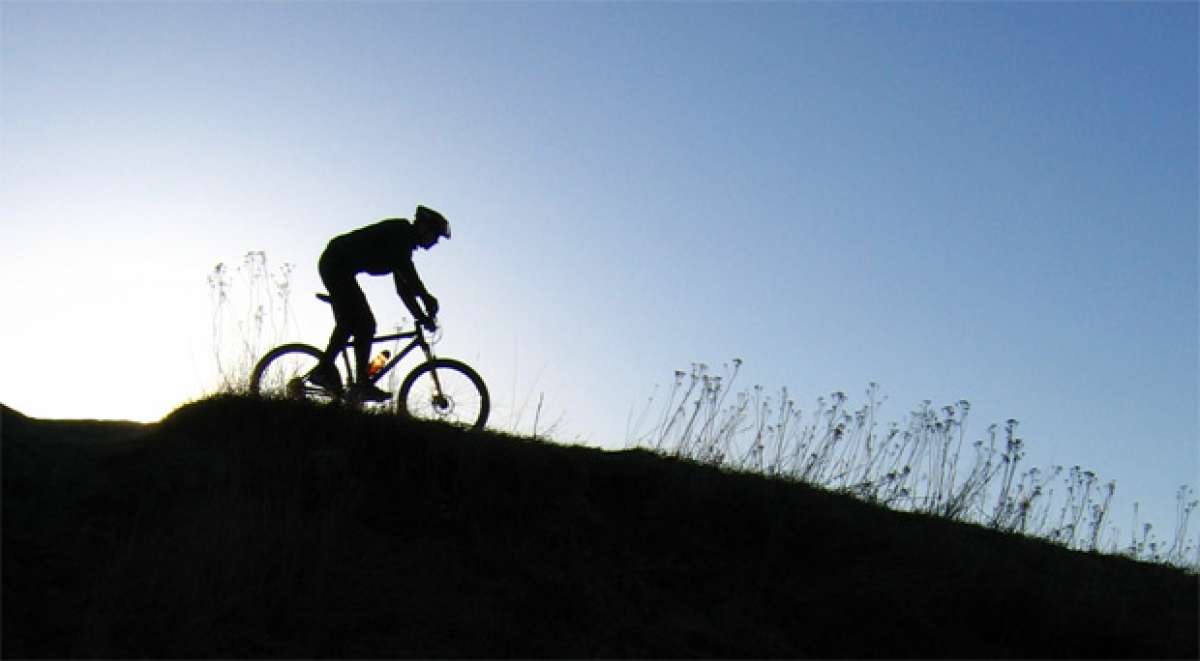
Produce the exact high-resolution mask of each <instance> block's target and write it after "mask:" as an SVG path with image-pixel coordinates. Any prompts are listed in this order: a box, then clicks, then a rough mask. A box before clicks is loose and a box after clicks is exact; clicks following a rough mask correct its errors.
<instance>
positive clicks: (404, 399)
mask: <svg viewBox="0 0 1200 661" xmlns="http://www.w3.org/2000/svg"><path fill="white" fill-rule="evenodd" d="M435 371H436V374H437V378H438V380H439V381H442V386H443V388H442V391H443V392H442V396H443V399H442V401H440V402H439V401H438V399H437V394H436V392H435V389H434V386H433V374H434V373H435ZM460 377H465V379H466V380H465V381H464V380H463V379H462V378H460ZM490 411H491V396H490V395H489V394H488V390H487V386H486V385H485V384H484V383H483V378H482V377H480V376H479V373H478V372H476V371H475V370H474V369H472V368H471V367H470V366H469V365H467V364H466V363H463V362H460V361H457V360H454V359H451V358H435V359H434V360H431V361H426V362H424V363H421V364H420V365H417V366H416V367H415V368H414V369H413V371H411V372H409V373H408V376H406V377H404V382H403V383H402V384H400V392H399V393H398V394H397V396H396V412H397V413H399V414H401V415H406V416H408V417H410V418H415V419H418V420H432V421H436V422H443V423H447V424H450V425H454V426H456V427H462V428H465V429H471V430H480V429H483V426H484V424H486V423H487V417H488V413H489V412H490Z"/></svg>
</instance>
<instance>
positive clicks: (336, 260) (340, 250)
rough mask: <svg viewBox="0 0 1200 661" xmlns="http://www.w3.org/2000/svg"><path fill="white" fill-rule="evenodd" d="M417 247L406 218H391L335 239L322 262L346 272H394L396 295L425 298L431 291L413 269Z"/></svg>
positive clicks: (326, 249) (326, 250) (380, 273)
mask: <svg viewBox="0 0 1200 661" xmlns="http://www.w3.org/2000/svg"><path fill="white" fill-rule="evenodd" d="M416 247H417V237H416V231H415V229H414V228H413V226H412V223H410V222H408V221H407V220H404V219H403V218H389V219H387V220H381V221H379V222H378V223H375V224H373V225H367V226H366V227H363V228H361V229H356V230H354V231H353V232H348V233H346V234H343V235H341V236H338V237H334V239H333V240H332V241H330V242H329V246H328V247H326V248H325V254H324V255H323V256H322V261H327V262H328V263H329V265H330V266H333V267H334V268H336V269H338V270H340V271H343V272H350V273H369V274H371V275H387V274H388V273H391V274H392V275H393V277H394V278H395V280H396V292H397V293H399V294H400V295H401V296H404V295H406V294H408V295H419V296H426V295H428V293H429V292H427V291H426V290H425V285H424V284H423V283H422V282H421V278H420V277H419V276H418V275H417V269H416V267H415V266H413V261H412V253H413V250H415V249H416Z"/></svg>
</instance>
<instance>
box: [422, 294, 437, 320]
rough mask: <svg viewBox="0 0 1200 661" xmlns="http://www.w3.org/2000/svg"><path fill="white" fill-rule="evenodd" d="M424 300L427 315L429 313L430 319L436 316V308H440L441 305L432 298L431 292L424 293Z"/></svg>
mask: <svg viewBox="0 0 1200 661" xmlns="http://www.w3.org/2000/svg"><path fill="white" fill-rule="evenodd" d="M424 302H425V313H426V314H427V315H429V318H430V319H435V318H437V313H438V310H440V309H441V305H439V304H438V300H437V299H436V298H434V297H433V295H432V294H426V295H425V296H424Z"/></svg>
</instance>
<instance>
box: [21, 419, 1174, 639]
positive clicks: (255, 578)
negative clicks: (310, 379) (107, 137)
mask: <svg viewBox="0 0 1200 661" xmlns="http://www.w3.org/2000/svg"><path fill="white" fill-rule="evenodd" d="M2 415H3V417H2V418H0V432H2V434H3V478H4V482H3V496H4V501H3V508H4V509H3V514H4V519H3V588H4V592H3V596H4V601H3V607H4V608H3V654H4V656H6V657H12V656H55V657H61V656H72V655H74V656H108V657H111V656H119V657H129V656H190V657H197V656H219V657H246V656H264V655H272V656H282V657H301V656H303V657H311V656H334V657H337V656H347V657H369V656H386V657H398V656H487V657H495V656H622V657H627V656H787V657H802V656H816V657H831V656H840V657H846V656H849V657H869V656H889V657H897V656H922V657H930V656H955V657H958V656H975V657H978V656H989V657H992V656H1036V657H1052V656H1086V657H1098V656H1131V657H1167V656H1181V657H1184V656H1186V657H1191V658H1195V657H1196V656H1197V630H1196V622H1197V602H1198V585H1197V580H1196V577H1194V576H1188V575H1185V574H1183V573H1182V572H1179V571H1177V570H1173V569H1170V568H1167V567H1163V566H1160V565H1148V564H1141V563H1135V562H1131V561H1127V560H1124V559H1120V558H1113V557H1104V556H1096V555H1088V554H1081V553H1073V552H1068V551H1065V550H1063V549H1061V548H1058V547H1054V546H1051V545H1048V544H1046V543H1042V542H1039V541H1034V540H1029V539H1022V538H1016V537H1009V536H1004V535H1000V534H996V533H993V532H991V531H988V530H984V529H981V528H978V527H971V526H965V525H960V524H953V523H950V522H947V521H944V520H939V519H934V518H930V517H924V516H917V515H907V514H899V513H895V512H890V511H887V510H883V509H880V508H876V507H872V506H870V505H866V504H863V503H861V502H858V501H855V500H853V499H850V498H846V497H842V496H837V495H833V494H829V493H824V492H821V491H817V490H813V489H810V488H806V487H804V486H801V485H795V484H787V483H782V482H778V481H771V480H767V479H764V478H762V477H754V476H746V475H730V474H725V473H721V472H719V471H716V470H714V469H711V468H706V467H701V466H697V465H693V464H688V463H685V462H678V461H672V460H669V459H664V458H661V457H657V456H655V455H652V454H649V453H647V452H643V451H631V452H601V451H598V450H591V449H585V448H576V447H562V446H557V445H552V444H545V443H539V442H533V441H528V440H523V439H517V438H511V437H506V436H501V435H490V434H478V435H476V434H468V433H463V432H456V431H453V430H448V429H444V428H441V427H438V426H434V425H422V424H415V423H406V422H404V421H401V420H397V419H395V418H392V417H388V416H370V415H361V414H354V413H351V412H347V411H343V410H338V409H334V408H322V407H316V406H311V405H306V404H299V403H288V402H258V401H253V400H247V399H241V398H232V397H219V398H213V399H209V400H205V401H201V402H198V403H195V404H191V405H187V406H184V407H182V408H181V409H180V410H178V411H176V412H175V413H173V414H172V415H170V416H168V417H167V418H166V419H165V420H164V421H163V422H161V423H159V424H157V425H146V426H141V425H134V424H129V423H101V422H94V421H36V420H29V419H26V418H22V417H21V416H19V415H18V414H15V413H13V412H11V411H8V410H5V411H4V412H3V414H2Z"/></svg>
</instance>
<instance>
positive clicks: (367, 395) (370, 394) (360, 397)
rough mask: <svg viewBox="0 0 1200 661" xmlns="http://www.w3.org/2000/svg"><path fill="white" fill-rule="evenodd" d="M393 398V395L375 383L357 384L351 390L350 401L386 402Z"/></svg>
mask: <svg viewBox="0 0 1200 661" xmlns="http://www.w3.org/2000/svg"><path fill="white" fill-rule="evenodd" d="M391 398H392V393H390V392H388V391H386V390H383V389H382V388H379V387H378V386H376V385H375V384H373V383H356V384H354V387H352V388H350V399H352V400H354V401H356V402H386V401H388V400H389V399H391Z"/></svg>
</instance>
